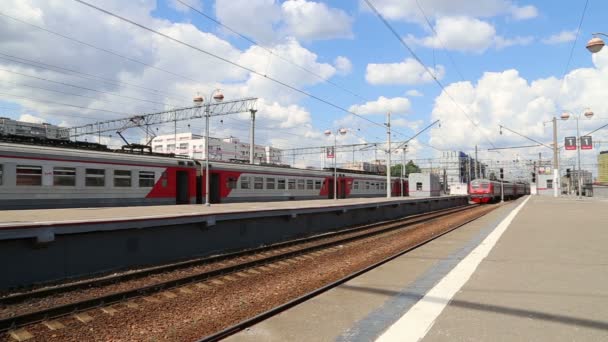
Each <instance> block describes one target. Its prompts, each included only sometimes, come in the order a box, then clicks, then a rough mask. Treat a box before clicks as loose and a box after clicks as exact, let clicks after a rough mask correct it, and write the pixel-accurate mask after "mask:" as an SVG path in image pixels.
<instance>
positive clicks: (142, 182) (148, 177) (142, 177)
mask: <svg viewBox="0 0 608 342" xmlns="http://www.w3.org/2000/svg"><path fill="white" fill-rule="evenodd" d="M153 186H154V171H139V187H140V188H151V187H153Z"/></svg>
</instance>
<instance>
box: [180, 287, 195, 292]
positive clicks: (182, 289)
mask: <svg viewBox="0 0 608 342" xmlns="http://www.w3.org/2000/svg"><path fill="white" fill-rule="evenodd" d="M179 292H181V293H185V294H191V293H194V292H193V291H192V290H190V289H189V288H187V287H182V288H180V289H179Z"/></svg>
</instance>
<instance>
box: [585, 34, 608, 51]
mask: <svg viewBox="0 0 608 342" xmlns="http://www.w3.org/2000/svg"><path fill="white" fill-rule="evenodd" d="M593 36H594V37H593V38H591V39H590V40H589V41H588V42H587V46H586V48H587V50H589V52H591V53H598V52H600V51H601V50H602V48H603V47H604V45H606V44H605V43H604V40H603V39H602V38H599V37H597V36H604V37H608V35H607V34H605V33H602V32H597V33H593Z"/></svg>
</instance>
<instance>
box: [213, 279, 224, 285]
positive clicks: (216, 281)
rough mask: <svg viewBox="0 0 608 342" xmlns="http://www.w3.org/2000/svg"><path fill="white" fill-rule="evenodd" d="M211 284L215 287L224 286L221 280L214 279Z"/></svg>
mask: <svg viewBox="0 0 608 342" xmlns="http://www.w3.org/2000/svg"><path fill="white" fill-rule="evenodd" d="M211 283H212V284H214V285H224V282H223V281H221V280H219V279H213V280H211Z"/></svg>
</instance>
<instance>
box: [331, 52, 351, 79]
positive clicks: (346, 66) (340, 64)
mask: <svg viewBox="0 0 608 342" xmlns="http://www.w3.org/2000/svg"><path fill="white" fill-rule="evenodd" d="M334 66H335V68H336V70H337V71H338V73H339V74H340V75H348V74H350V72H351V71H352V69H353V64H352V63H351V62H350V60H349V59H348V58H346V57H344V56H338V57H336V59H335V60H334Z"/></svg>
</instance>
